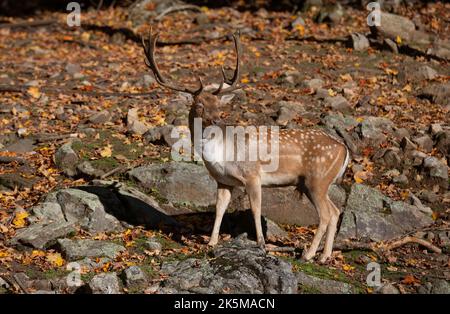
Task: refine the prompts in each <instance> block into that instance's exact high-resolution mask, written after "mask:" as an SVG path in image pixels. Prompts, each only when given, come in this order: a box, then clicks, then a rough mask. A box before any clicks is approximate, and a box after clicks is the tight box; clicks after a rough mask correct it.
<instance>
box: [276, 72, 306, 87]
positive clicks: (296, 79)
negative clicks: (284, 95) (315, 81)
mask: <svg viewBox="0 0 450 314" xmlns="http://www.w3.org/2000/svg"><path fill="white" fill-rule="evenodd" d="M302 78H303V75H302V74H301V73H300V72H299V71H286V72H284V73H282V74H281V75H280V78H279V81H280V83H281V84H283V85H288V86H296V85H298V84H301V83H302Z"/></svg>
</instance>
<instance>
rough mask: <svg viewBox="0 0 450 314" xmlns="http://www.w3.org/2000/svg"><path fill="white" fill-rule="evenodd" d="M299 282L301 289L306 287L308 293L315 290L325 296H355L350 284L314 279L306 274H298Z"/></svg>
mask: <svg viewBox="0 0 450 314" xmlns="http://www.w3.org/2000/svg"><path fill="white" fill-rule="evenodd" d="M296 275H297V281H298V284H299V286H300V287H305V288H306V289H307V290H308V291H309V290H311V289H312V290H314V291H317V292H319V293H324V294H353V293H355V288H354V287H353V286H352V285H351V284H348V283H345V282H340V281H336V280H330V279H322V278H318V277H314V276H311V275H308V274H305V273H304V272H301V271H300V272H298V273H296Z"/></svg>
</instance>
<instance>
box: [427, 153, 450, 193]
mask: <svg viewBox="0 0 450 314" xmlns="http://www.w3.org/2000/svg"><path fill="white" fill-rule="evenodd" d="M423 167H424V168H425V169H426V170H427V171H428V174H429V175H430V177H431V178H433V179H436V180H437V181H438V183H439V185H440V186H442V187H443V188H444V189H447V188H448V167H447V165H446V164H444V163H443V162H441V161H440V160H439V159H437V158H436V157H430V156H427V157H426V158H425V159H424V161H423Z"/></svg>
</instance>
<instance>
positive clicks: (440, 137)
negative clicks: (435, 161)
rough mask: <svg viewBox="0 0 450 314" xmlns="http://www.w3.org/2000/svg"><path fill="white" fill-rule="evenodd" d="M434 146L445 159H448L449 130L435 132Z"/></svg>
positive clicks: (449, 153)
mask: <svg viewBox="0 0 450 314" xmlns="http://www.w3.org/2000/svg"><path fill="white" fill-rule="evenodd" d="M436 148H437V150H438V151H439V152H441V153H442V154H443V155H444V156H445V157H446V158H447V160H450V131H445V132H440V133H438V134H436Z"/></svg>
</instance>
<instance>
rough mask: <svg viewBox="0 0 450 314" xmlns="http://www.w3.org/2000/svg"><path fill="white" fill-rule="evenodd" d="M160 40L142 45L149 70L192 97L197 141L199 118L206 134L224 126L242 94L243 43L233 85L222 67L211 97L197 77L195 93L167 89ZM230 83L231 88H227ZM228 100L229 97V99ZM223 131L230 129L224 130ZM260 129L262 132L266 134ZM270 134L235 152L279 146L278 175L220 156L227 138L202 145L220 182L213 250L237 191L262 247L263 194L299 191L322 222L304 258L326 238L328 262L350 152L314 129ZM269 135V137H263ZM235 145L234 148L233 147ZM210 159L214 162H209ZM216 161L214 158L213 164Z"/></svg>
mask: <svg viewBox="0 0 450 314" xmlns="http://www.w3.org/2000/svg"><path fill="white" fill-rule="evenodd" d="M157 38H158V34H156V35H154V36H152V34H151V32H150V35H149V38H148V40H147V41H146V40H144V39H142V44H143V47H144V51H145V55H146V62H145V63H146V65H147V66H148V67H149V68H150V70H151V71H152V72H153V74H154V76H155V79H156V81H157V82H158V83H159V84H160V85H161V86H163V87H166V88H169V89H172V90H175V91H179V92H185V93H189V94H191V95H192V96H193V102H192V104H191V108H190V112H189V129H190V131H191V137H192V139H194V137H195V136H196V134H194V132H195V130H196V128H195V125H194V122H195V119H196V118H201V121H202V127H201V129H200V130H199V131H200V132H201V133H202V134H203V131H204V130H205V128H207V127H209V126H211V125H218V122H220V116H221V111H220V107H221V105H222V103H223V99H224V96H222V98H219V96H220V95H224V94H227V93H228V94H229V93H230V92H231V91H233V90H235V89H237V88H239V87H238V86H237V83H238V82H239V79H240V78H239V77H240V54H241V52H240V51H241V47H240V40H239V33H237V34H233V39H234V47H235V50H236V68H235V70H234V75H233V77H232V79H231V80H228V79H227V77H226V75H225V72H224V70H223V67H222V75H223V78H222V82H221V84H220V85H219V87H218V88H217V89H216V90H215V91H212V92H208V91H205V90H204V88H203V83H202V80H201V78H200V77H198V82H199V87H198V88H196V89H190V88H182V87H178V86H176V85H174V84H171V83H168V82H167V81H166V80H165V79H164V78H163V76H162V75H161V73H160V71H159V68H158V66H157V64H156V62H155V57H154V53H155V46H156V41H157ZM225 83H227V84H228V87H225V85H224V84H225ZM225 97H226V96H225ZM221 128H222V130H223V129H224V128H225V126H223V125H222V126H221ZM262 128H263V127H262V126H260V127H258V129H259V130H260V129H262ZM264 132H266V133H267V134H261V133H260V134H259V135H258V136H248V134H246V135H245V136H246V137H245V142H244V145H243V146H242V145H241V146H234V147H232V148H233V149H237V150H239V149H246V150H248V151H249V147H248V146H249V145H250V142H251V141H254V140H255V139H256V141H259V140H263V139H264V140H266V141H267V142H268V143H267V145H270V146H271V147H272V145H277V148H278V156H277V158H278V167H277V168H276V169H275V170H273V169H272V170H271V171H266V170H265V169H264V165H265V163H267V160H261V159H259V157H258V158H257V159H256V160H251V161H250V160H244V161H236V160H233V159H232V160H228V159H225V158H220V156H221V155H222V157H223V154H224V152H225V151H226V150H227V149H228V148H227V147H225V144H226V143H227V141H226V140H225V138H222V137H214V138H212V139H211V138H206V139H203V141H204V142H203V144H204V145H205V146H207V147H209V150H207V151H208V152H207V151H205V152H202V153H201V156H202V158H203V159H204V162H205V166H206V168H207V169H208V171H209V173H210V174H211V176H212V177H213V178H214V179H215V180H216V181H217V185H218V188H217V203H216V218H215V222H214V228H213V231H212V235H211V239H210V242H209V245H215V244H217V241H218V237H219V231H220V225H221V222H222V217H223V215H224V213H225V211H226V208H227V206H228V204H229V202H230V199H231V192H232V189H233V188H234V187H237V186H241V187H244V188H245V190H246V192H247V194H248V196H249V199H250V205H251V210H252V213H253V217H254V221H255V226H256V236H257V243H258V244H259V245H264V236H263V232H262V227H261V188H262V187H280V186H297V187H298V188H299V190H301V191H302V192H304V193H306V196H307V197H308V198H309V199H310V201H311V202H312V203H313V204H314V206H315V208H316V210H317V212H318V214H319V218H320V223H319V227H318V229H317V231H316V233H315V236H314V239H313V241H312V244H311V246H310V247H309V249H308V250H307V251H306V253H305V252H304V254H303V258H304V259H306V260H310V259H311V258H313V257H314V256H315V254H316V251H317V248H318V246H319V244H320V241H321V239H322V237H323V236H324V234H325V232H327V235H326V240H325V246H324V250H323V253H322V255H321V257H320V262H325V261H326V260H327V259H328V258H329V257H330V256H331V253H332V248H333V241H334V236H335V233H336V227H337V222H338V218H339V214H340V211H339V209H338V208H337V207H336V205H334V204H333V202H332V201H331V200H330V198H329V196H328V189H329V187H330V185H331V184H332V183H333V182H334V181H335V180H336V179H338V178H340V177H341V176H342V175H343V173H344V172H345V169H346V167H347V164H348V161H349V152H348V150H347V148H346V146H345V145H344V144H342V143H341V142H340V141H339V140H337V139H335V138H334V137H331V136H330V135H328V134H326V133H324V132H322V131H319V130H315V129H309V130H293V129H291V130H280V131H279V134H278V135H277V136H278V137H277V136H276V134H274V133H273V131H272V130H271V131H267V129H266V131H264ZM264 135H267V136H264ZM233 145H234V144H233ZM205 154H209V156H207V157H209V158H205ZM211 155H212V158H211Z"/></svg>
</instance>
